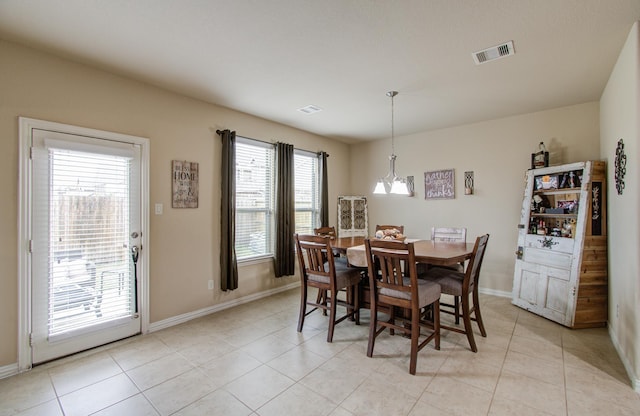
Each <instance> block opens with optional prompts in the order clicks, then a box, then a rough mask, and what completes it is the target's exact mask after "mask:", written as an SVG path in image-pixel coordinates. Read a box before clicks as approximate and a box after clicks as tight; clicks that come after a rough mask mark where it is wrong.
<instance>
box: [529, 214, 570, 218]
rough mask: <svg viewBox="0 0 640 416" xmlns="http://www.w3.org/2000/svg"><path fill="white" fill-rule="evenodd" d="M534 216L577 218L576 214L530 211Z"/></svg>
mask: <svg viewBox="0 0 640 416" xmlns="http://www.w3.org/2000/svg"><path fill="white" fill-rule="evenodd" d="M531 216H532V217H535V218H578V214H538V213H531Z"/></svg>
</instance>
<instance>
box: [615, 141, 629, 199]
mask: <svg viewBox="0 0 640 416" xmlns="http://www.w3.org/2000/svg"><path fill="white" fill-rule="evenodd" d="M626 173H627V155H625V154H624V142H623V141H622V139H620V140H618V146H617V147H616V159H615V179H616V190H617V191H618V195H622V191H623V190H624V175H625V174H626Z"/></svg>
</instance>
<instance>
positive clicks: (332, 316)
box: [325, 290, 338, 342]
mask: <svg viewBox="0 0 640 416" xmlns="http://www.w3.org/2000/svg"><path fill="white" fill-rule="evenodd" d="M325 296H326V294H325ZM337 303H338V291H337V290H335V291H332V292H331V306H330V308H329V331H328V333H327V342H333V329H334V328H335V326H336V309H337V307H336V304H337Z"/></svg>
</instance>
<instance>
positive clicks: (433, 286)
mask: <svg viewBox="0 0 640 416" xmlns="http://www.w3.org/2000/svg"><path fill="white" fill-rule="evenodd" d="M365 250H366V254H367V263H368V264H369V273H368V274H369V286H370V288H371V290H370V293H371V295H370V296H371V301H370V302H371V319H370V322H369V345H368V347H367V356H368V357H372V356H373V348H374V345H375V340H376V337H377V336H378V335H380V334H381V333H382V332H383V331H384V330H385V329H387V328H388V329H389V331H390V333H391V335H393V334H394V332H395V331H396V330H398V331H401V332H402V333H404V334H406V335H409V336H410V337H411V353H410V361H409V373H410V374H415V373H416V363H417V359H418V351H420V350H421V349H422V348H424V346H425V345H427V344H428V343H429V342H430V341H431V340H434V343H435V348H436V349H437V350H439V349H440V305H439V301H440V285H438V284H437V283H433V282H430V281H426V280H420V279H418V273H417V271H416V259H415V251H414V246H413V243H407V244H405V243H403V242H397V241H388V240H386V241H385V240H377V239H366V240H365ZM403 268H404V273H403ZM376 269H377V270H376ZM381 307H382V308H384V309H385V310H386V312H387V313H388V315H389V319H388V320H386V321H384V320H379V319H378V312H380V310H381ZM428 307H431V308H432V312H433V313H432V317H433V320H432V321H431V322H428V321H426V320H424V319H423V318H422V317H423V316H425V315H426V314H424V310H425V309H426V308H428ZM396 309H399V310H400V311H401V312H400V313H398V314H396ZM396 321H400V323H402V324H403V325H400V324H398V323H396ZM421 327H427V328H429V330H430V333H429V334H428V335H427V336H426V338H425V339H424V340H423V341H422V342H419V337H420V335H421V331H420V328H421Z"/></svg>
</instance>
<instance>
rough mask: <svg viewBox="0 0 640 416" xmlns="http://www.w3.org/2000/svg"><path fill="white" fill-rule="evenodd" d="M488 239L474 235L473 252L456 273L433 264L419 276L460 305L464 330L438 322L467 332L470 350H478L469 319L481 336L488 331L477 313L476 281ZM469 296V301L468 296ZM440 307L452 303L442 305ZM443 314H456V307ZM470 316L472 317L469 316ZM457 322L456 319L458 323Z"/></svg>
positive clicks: (478, 304) (444, 310)
mask: <svg viewBox="0 0 640 416" xmlns="http://www.w3.org/2000/svg"><path fill="white" fill-rule="evenodd" d="M488 242H489V234H485V235H482V236H479V237H477V238H476V242H475V245H474V248H473V253H472V255H471V258H470V259H469V263H468V264H467V269H466V271H465V272H459V271H456V270H451V269H448V268H444V267H432V268H430V269H428V270H427V272H426V273H425V274H423V275H422V276H420V277H421V278H422V279H426V280H428V281H431V282H434V283H438V284H439V285H440V287H441V289H442V293H443V294H447V295H451V296H454V297H455V298H456V305H457V304H458V302H459V303H460V305H461V307H462V320H463V322H464V329H462V328H460V327H457V326H456V327H453V326H445V325H442V324H441V325H440V327H441V328H442V329H448V330H450V331H454V332H459V333H461V334H466V336H467V339H468V340H469V345H470V347H471V351H473V352H477V351H478V348H477V346H476V342H475V339H474V337H473V328H472V327H471V321H476V323H477V324H478V328H479V329H480V333H481V334H482V336H483V337H486V336H487V331H486V330H485V328H484V323H483V322H482V314H481V313H480V301H479V297H478V280H479V278H480V268H481V266H482V260H483V258H484V253H485V251H486V248H487V243H488ZM470 297H471V298H472V299H471V300H472V303H470V299H469V298H470ZM442 305H443V306H451V305H446V304H444V303H443V304H442ZM442 312H443V313H449V314H453V315H457V314H458V313H459V309H458V308H457V307H456V309H455V310H454V311H450V310H448V309H443V310H442ZM472 315H473V316H472ZM458 323H459V321H457V322H456V324H458Z"/></svg>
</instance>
